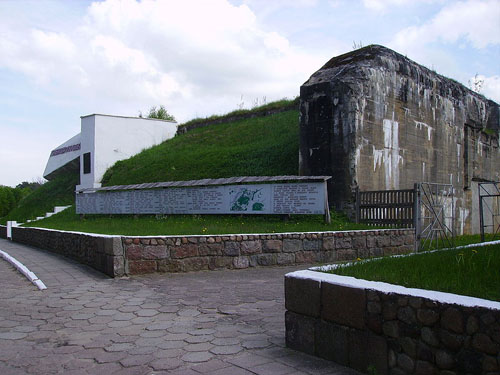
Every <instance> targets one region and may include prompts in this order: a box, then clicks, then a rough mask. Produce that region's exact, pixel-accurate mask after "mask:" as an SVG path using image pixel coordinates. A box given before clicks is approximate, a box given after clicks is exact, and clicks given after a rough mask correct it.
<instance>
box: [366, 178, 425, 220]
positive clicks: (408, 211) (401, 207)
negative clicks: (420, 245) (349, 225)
mask: <svg viewBox="0 0 500 375" xmlns="http://www.w3.org/2000/svg"><path fill="white" fill-rule="evenodd" d="M417 189H418V186H417V184H415V187H414V188H413V189H405V190H380V191H359V188H358V189H356V222H357V223H364V224H367V225H373V226H389V227H398V228H413V227H415V220H416V218H415V216H416V215H415V212H416V211H417V208H416V205H417V199H416V196H417Z"/></svg>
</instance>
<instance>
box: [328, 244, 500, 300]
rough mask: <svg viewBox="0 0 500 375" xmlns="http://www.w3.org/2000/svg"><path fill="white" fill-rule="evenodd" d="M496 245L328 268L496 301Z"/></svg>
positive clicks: (499, 292) (499, 283)
mask: <svg viewBox="0 0 500 375" xmlns="http://www.w3.org/2000/svg"><path fill="white" fill-rule="evenodd" d="M499 270H500V245H490V246H482V247H476V248H468V249H452V250H444V251H436V252H427V253H421V254H418V255H413V256H406V257H387V258H381V259H376V260H371V261H366V262H354V264H352V265H345V266H340V267H338V268H336V269H334V270H331V271H328V272H329V273H335V274H338V275H344V276H353V277H356V278H358V279H365V280H372V281H383V282H387V283H390V284H397V285H402V286H405V287H409V288H419V289H429V290H438V291H441V292H448V293H455V294H461V295H466V296H472V297H478V298H484V299H489V300H494V301H500V272H499Z"/></svg>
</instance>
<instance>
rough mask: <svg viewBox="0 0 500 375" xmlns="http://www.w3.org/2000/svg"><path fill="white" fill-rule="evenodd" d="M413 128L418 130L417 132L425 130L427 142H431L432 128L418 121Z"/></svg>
mask: <svg viewBox="0 0 500 375" xmlns="http://www.w3.org/2000/svg"><path fill="white" fill-rule="evenodd" d="M413 121H414V122H415V128H417V129H419V130H422V129H423V128H424V129H427V140H428V141H430V140H431V135H432V132H433V131H434V128H433V127H431V126H429V125H427V124H426V123H425V122H420V121H415V120H413Z"/></svg>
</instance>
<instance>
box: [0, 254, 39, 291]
mask: <svg viewBox="0 0 500 375" xmlns="http://www.w3.org/2000/svg"><path fill="white" fill-rule="evenodd" d="M0 255H1V256H2V258H4V259H5V260H6V261H7V262H9V263H10V264H12V265H13V266H14V267H15V268H16V269H17V270H18V271H19V272H21V273H22V274H23V275H24V276H26V278H27V279H28V280H29V281H31V282H32V283H33V284H34V285H35V286H36V287H37V288H38V289H40V290H44V289H47V287H46V286H45V284H44V283H43V281H42V280H40V279H39V278H38V276H37V275H35V274H34V273H33V272H31V271H30V270H29V269H28V267H26V266H25V265H24V264H22V263H21V262H19V261H18V260H17V259H16V258H14V257H13V256H11V255H9V254H8V253H6V252H5V251H3V250H0Z"/></svg>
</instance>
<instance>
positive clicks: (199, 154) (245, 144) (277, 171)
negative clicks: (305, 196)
mask: <svg viewBox="0 0 500 375" xmlns="http://www.w3.org/2000/svg"><path fill="white" fill-rule="evenodd" d="M298 116H299V113H298V111H296V110H291V111H286V112H281V113H278V114H275V115H271V116H265V117H257V118H252V119H247V120H241V121H237V122H233V123H226V124H216V125H211V126H208V127H204V128H199V129H194V130H192V131H190V132H188V133H186V134H181V135H178V136H176V137H174V138H172V139H170V140H168V141H166V142H163V143H162V144H160V145H158V146H155V147H152V148H150V149H147V150H145V151H143V152H141V153H139V154H137V155H135V156H133V157H131V158H130V159H127V160H122V161H119V162H117V163H116V164H115V165H114V166H113V167H111V168H110V169H108V171H107V172H106V174H105V175H104V178H103V185H105V186H110V185H123V184H134V183H144V182H159V181H182V180H193V179H203V178H222V177H233V176H266V175H270V176H272V175H287V174H288V175H296V174H298V151H299V122H298Z"/></svg>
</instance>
